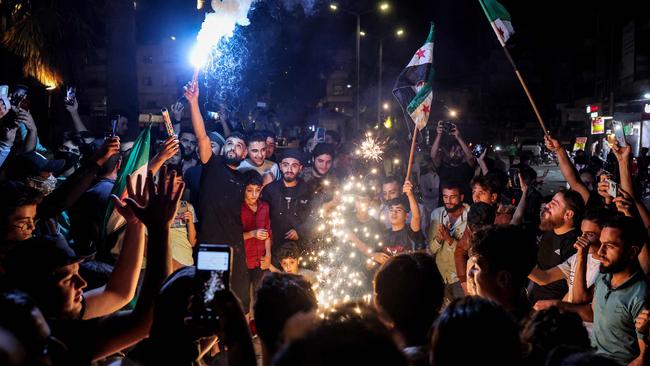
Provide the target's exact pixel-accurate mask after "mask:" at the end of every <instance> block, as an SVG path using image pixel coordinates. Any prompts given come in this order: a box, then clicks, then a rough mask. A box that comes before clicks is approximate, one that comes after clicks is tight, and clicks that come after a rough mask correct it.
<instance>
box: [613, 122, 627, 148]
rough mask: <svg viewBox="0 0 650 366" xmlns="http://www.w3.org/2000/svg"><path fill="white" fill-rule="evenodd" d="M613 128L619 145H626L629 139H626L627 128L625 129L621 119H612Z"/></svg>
mask: <svg viewBox="0 0 650 366" xmlns="http://www.w3.org/2000/svg"><path fill="white" fill-rule="evenodd" d="M612 130H613V132H614V138H615V139H616V142H617V143H618V146H620V147H626V146H627V141H625V130H624V129H623V124H622V123H621V122H619V121H612Z"/></svg>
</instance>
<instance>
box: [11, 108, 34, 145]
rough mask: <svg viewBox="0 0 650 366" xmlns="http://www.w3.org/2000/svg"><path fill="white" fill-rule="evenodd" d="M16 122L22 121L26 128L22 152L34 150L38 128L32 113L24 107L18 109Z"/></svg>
mask: <svg viewBox="0 0 650 366" xmlns="http://www.w3.org/2000/svg"><path fill="white" fill-rule="evenodd" d="M16 122H19V123H22V124H23V125H25V128H27V136H25V146H23V151H24V152H30V151H34V150H35V149H36V139H37V138H38V130H37V129H36V123H35V122H34V118H33V117H32V114H31V113H29V112H28V111H26V110H24V109H20V110H19V111H18V115H17V116H16Z"/></svg>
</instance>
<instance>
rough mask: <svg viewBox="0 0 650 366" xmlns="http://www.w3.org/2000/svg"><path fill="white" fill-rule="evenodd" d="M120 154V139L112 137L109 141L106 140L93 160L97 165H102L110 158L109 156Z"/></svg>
mask: <svg viewBox="0 0 650 366" xmlns="http://www.w3.org/2000/svg"><path fill="white" fill-rule="evenodd" d="M119 153H120V138H119V137H118V136H113V137H111V138H109V139H106V140H105V141H104V143H103V144H102V145H101V146H100V147H99V149H97V152H96V153H95V156H94V157H93V160H95V162H96V163H97V164H98V165H100V166H101V165H104V163H105V162H106V161H107V160H108V159H110V158H111V156H113V155H115V154H119Z"/></svg>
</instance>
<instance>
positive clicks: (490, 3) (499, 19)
mask: <svg viewBox="0 0 650 366" xmlns="http://www.w3.org/2000/svg"><path fill="white" fill-rule="evenodd" d="M478 1H479V3H481V7H482V8H483V11H484V12H485V16H486V17H487V18H488V20H489V21H490V24H491V25H492V29H494V33H495V34H496V35H497V38H498V39H499V43H501V46H505V45H506V42H508V38H510V36H511V35H513V34H514V33H515V30H514V29H512V24H511V23H510V13H508V11H507V10H506V8H504V7H503V5H501V4H499V2H497V1H496V0H478Z"/></svg>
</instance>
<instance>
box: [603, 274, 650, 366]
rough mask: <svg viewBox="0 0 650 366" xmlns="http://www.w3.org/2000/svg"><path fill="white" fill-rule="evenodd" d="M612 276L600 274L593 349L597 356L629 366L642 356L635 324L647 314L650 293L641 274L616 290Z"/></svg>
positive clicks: (629, 279) (634, 275)
mask: <svg viewBox="0 0 650 366" xmlns="http://www.w3.org/2000/svg"><path fill="white" fill-rule="evenodd" d="M611 279H612V275H611V274H602V273H601V274H599V275H598V277H597V278H596V287H595V290H594V300H593V309H594V325H593V332H592V335H591V338H592V345H593V346H594V347H596V348H597V352H598V353H601V354H604V355H606V356H608V357H611V358H612V359H614V360H615V361H616V362H618V363H620V364H623V365H627V364H628V363H630V362H631V361H632V360H634V359H635V358H637V357H638V356H639V352H640V350H639V343H638V339H642V338H643V336H642V335H640V334H639V333H637V331H636V328H635V326H634V321H635V320H636V317H637V316H638V315H639V313H640V312H641V310H643V308H644V306H645V302H646V294H647V293H648V284H647V283H646V280H645V277H644V275H643V272H641V271H637V272H635V273H634V274H633V275H632V276H631V277H630V278H628V279H627V280H626V281H625V282H623V283H622V284H621V285H620V286H618V287H616V288H612V285H611Z"/></svg>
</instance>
